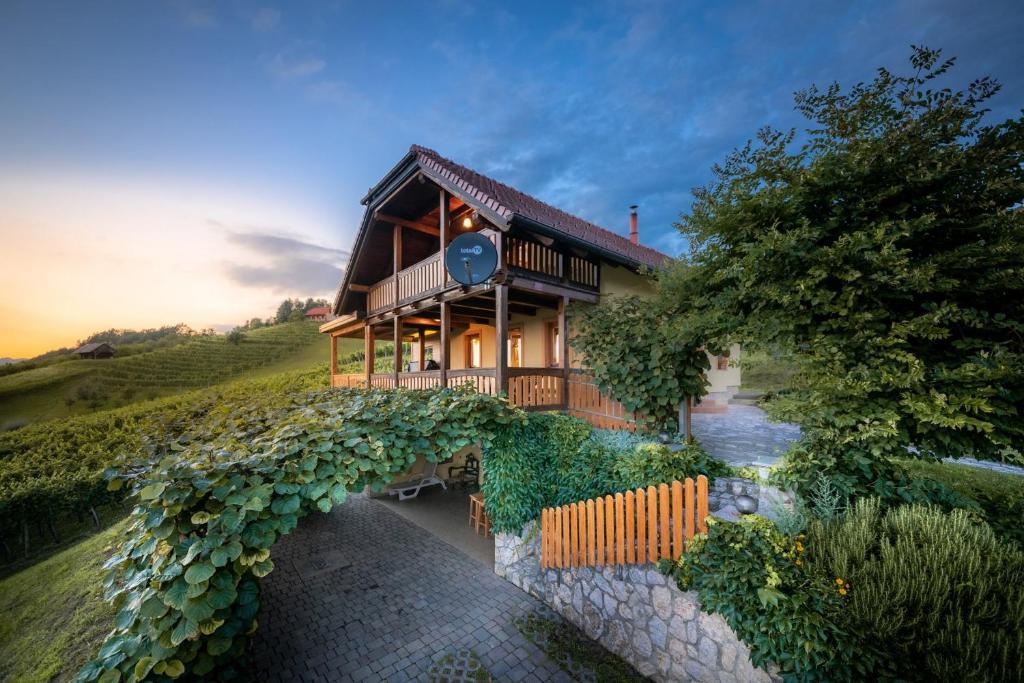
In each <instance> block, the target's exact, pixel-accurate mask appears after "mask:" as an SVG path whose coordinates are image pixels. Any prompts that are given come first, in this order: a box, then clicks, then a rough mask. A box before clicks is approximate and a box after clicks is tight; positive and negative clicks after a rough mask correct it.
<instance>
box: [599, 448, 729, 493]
mask: <svg viewBox="0 0 1024 683" xmlns="http://www.w3.org/2000/svg"><path fill="white" fill-rule="evenodd" d="M677 448H679V450H671V449H669V447H668V446H665V445H662V444H657V443H645V444H641V445H639V446H636V447H634V448H633V449H631V450H628V451H626V452H624V453H622V454H621V455H620V456H619V457H617V458H616V459H615V460H614V463H613V465H612V471H613V473H614V487H615V490H625V489H637V488H641V487H647V486H657V485H658V484H661V483H664V482H669V481H673V480H675V479H678V480H680V481H682V480H684V479H686V478H687V477H696V476H697V475H698V474H704V475H708V477H709V478H711V479H712V480H713V479H714V477H725V476H729V475H730V474H732V469H731V468H730V467H729V466H728V465H726V464H725V463H724V462H722V461H720V460H716V459H715V458H712V457H711V456H710V455H708V453H707V451H705V450H704V449H703V448H701V447H700V445H699V444H696V443H693V444H685V445H681V446H678V447H677Z"/></svg>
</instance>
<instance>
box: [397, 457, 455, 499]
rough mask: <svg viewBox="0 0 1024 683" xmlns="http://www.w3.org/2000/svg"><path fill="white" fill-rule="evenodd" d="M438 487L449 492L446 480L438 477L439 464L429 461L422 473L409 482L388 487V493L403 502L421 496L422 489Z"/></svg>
mask: <svg viewBox="0 0 1024 683" xmlns="http://www.w3.org/2000/svg"><path fill="white" fill-rule="evenodd" d="M438 485H440V486H441V488H443V489H444V490H445V491H447V490H448V486H447V485H446V484H445V483H444V479H442V478H441V477H439V476H437V463H436V462H430V461H427V464H426V466H424V468H423V471H422V472H420V473H419V474H417V475H414V476H413V478H412V479H409V480H408V481H400V482H396V483H394V484H392V485H391V486H389V487H388V493H389V494H390V495H392V496H398V500H399V501H403V500H409V499H410V498H415V497H416V496H418V495H420V489H423V488H426V487H428V486H438Z"/></svg>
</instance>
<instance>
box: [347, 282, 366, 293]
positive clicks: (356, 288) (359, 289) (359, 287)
mask: <svg viewBox="0 0 1024 683" xmlns="http://www.w3.org/2000/svg"><path fill="white" fill-rule="evenodd" d="M348 291H350V292H361V293H366V292H369V291H370V285H356V284H351V285H349V286H348Z"/></svg>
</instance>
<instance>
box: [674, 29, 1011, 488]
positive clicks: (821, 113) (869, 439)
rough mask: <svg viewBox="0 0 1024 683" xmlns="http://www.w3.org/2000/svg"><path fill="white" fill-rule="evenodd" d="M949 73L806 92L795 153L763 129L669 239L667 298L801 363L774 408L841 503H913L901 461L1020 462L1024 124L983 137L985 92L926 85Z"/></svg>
mask: <svg viewBox="0 0 1024 683" xmlns="http://www.w3.org/2000/svg"><path fill="white" fill-rule="evenodd" d="M952 65H953V61H952V60H947V61H940V57H939V53H937V52H935V51H931V50H927V49H923V48H917V49H915V51H914V54H913V58H912V60H911V67H912V72H911V73H912V75H909V76H901V75H898V74H894V73H892V72H890V71H888V70H886V69H880V70H879V72H878V76H877V77H876V78H875V79H874V81H872V82H870V83H862V84H858V85H856V86H854V87H852V88H851V89H849V90H848V91H843V90H842V89H841V88H840V87H839V86H838V85H832V86H830V87H828V88H827V89H825V90H818V89H817V88H810V89H809V90H806V91H804V92H801V93H799V94H798V95H797V98H796V101H797V108H798V109H799V110H800V111H801V112H802V113H803V114H804V115H805V116H806V117H807V118H808V120H809V121H810V126H811V129H810V130H808V131H807V135H806V137H805V139H806V142H805V143H804V144H802V145H801V146H800V147H798V148H794V140H795V134H794V133H792V132H790V133H782V132H778V131H773V130H768V129H765V130H762V131H761V132H760V133H759V134H758V138H757V143H756V144H748V145H747V146H746V147H744V148H743V149H740V150H738V151H736V152H735V153H733V154H732V155H731V156H729V158H728V159H727V160H726V161H725V163H724V164H722V165H721V166H717V167H716V168H715V173H716V176H717V179H716V181H715V182H714V183H713V184H712V185H710V186H709V187H706V188H703V189H701V190H699V191H698V192H697V193H696V200H695V203H694V205H693V207H692V210H691V211H690V213H689V214H688V215H684V216H683V217H682V220H681V223H680V226H679V227H680V229H681V230H682V232H683V233H684V235H685V236H686V238H687V239H688V242H689V244H690V246H691V249H692V254H691V264H690V267H689V268H686V277H682V276H680V277H679V278H678V279H677V284H679V283H685V284H687V285H689V286H688V288H685V289H680V288H679V287H675V288H674V292H673V291H672V290H670V291H669V294H670V295H671V296H672V297H674V299H675V300H679V299H680V297H681V295H686V296H688V297H691V298H690V299H688V301H690V302H691V303H692V305H693V306H695V307H696V308H698V309H700V310H703V311H718V312H720V313H721V314H722V316H723V318H722V319H721V320H720V322H722V325H723V328H724V329H726V330H728V331H732V332H734V333H735V334H736V335H737V336H738V337H740V338H742V339H744V340H757V341H758V342H759V343H760V344H762V345H764V346H769V347H771V348H777V349H780V350H784V351H786V352H790V351H791V352H793V353H794V354H795V356H796V358H797V360H798V363H799V368H800V372H799V373H797V374H796V375H794V376H793V378H792V379H793V382H794V384H795V387H794V391H792V392H790V393H787V394H785V395H784V396H780V397H779V398H778V399H777V400H776V401H773V402H772V403H771V404H770V405H771V407H772V411H773V414H774V415H775V416H777V417H780V418H784V419H790V420H794V421H796V422H798V423H800V425H801V427H802V428H803V431H804V433H805V435H806V442H805V446H806V448H807V449H808V450H810V451H812V452H813V453H815V454H816V457H818V458H820V459H821V461H822V462H823V463H825V464H827V466H828V471H829V473H830V474H832V475H836V476H835V477H833V479H834V481H835V483H836V485H837V486H839V487H840V490H841V491H842V492H843V493H844V494H845V493H853V494H856V495H864V494H872V495H880V496H883V497H886V498H890V499H896V498H898V499H906V498H907V497H908V496H911V495H912V492H909V491H907V490H905V487H906V486H907V485H908V482H906V481H903V480H901V479H900V478H899V477H898V475H899V474H900V473H899V471H898V469H895V468H894V467H893V466H891V465H889V464H888V463H887V462H886V459H887V458H892V457H906V456H907V455H908V447H913V448H914V450H913V451H912V452H911V453H910V454H911V456H912V457H921V458H925V459H935V458H939V457H945V456H960V455H970V456H973V457H977V458H989V459H995V460H1003V461H1017V462H1020V461H1021V454H1020V444H1021V443H1022V442H1024V420H1022V419H1021V415H1022V414H1024V373H1022V372H1021V368H1022V367H1024V212H1021V211H1020V210H1019V209H1020V206H1021V203H1022V202H1024V173H1022V172H1021V162H1022V159H1024V118H1015V119H1011V120H1007V121H1003V122H998V123H993V124H991V125H989V124H987V123H986V121H985V114H986V111H987V109H986V108H985V107H986V102H987V101H988V100H989V99H990V98H991V97H992V96H993V95H995V94H996V92H997V91H998V86H997V85H996V84H995V83H994V82H993V81H992V80H991V79H988V78H982V79H979V80H976V81H974V82H972V83H971V84H970V85H969V86H968V87H967V88H966V90H963V91H961V90H956V89H946V88H942V89H937V88H936V86H935V85H934V84H935V83H936V79H938V78H940V77H948V76H949V73H948V71H949V69H950V68H951V67H952ZM680 268H681V269H682V268H684V267H683V266H680ZM690 280H693V281H696V286H692V285H693V283H692V282H690ZM809 471H811V472H813V471H815V470H814V469H813V468H810V469H809ZM894 477H895V478H894ZM808 481H809V480H804V482H808Z"/></svg>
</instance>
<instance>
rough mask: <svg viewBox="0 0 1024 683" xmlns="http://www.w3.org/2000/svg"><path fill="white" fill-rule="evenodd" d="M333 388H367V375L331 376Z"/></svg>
mask: <svg viewBox="0 0 1024 683" xmlns="http://www.w3.org/2000/svg"><path fill="white" fill-rule="evenodd" d="M331 386H332V387H335V388H337V387H365V386H366V374H365V373H362V372H360V373H358V374H355V373H350V374H346V375H331Z"/></svg>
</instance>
